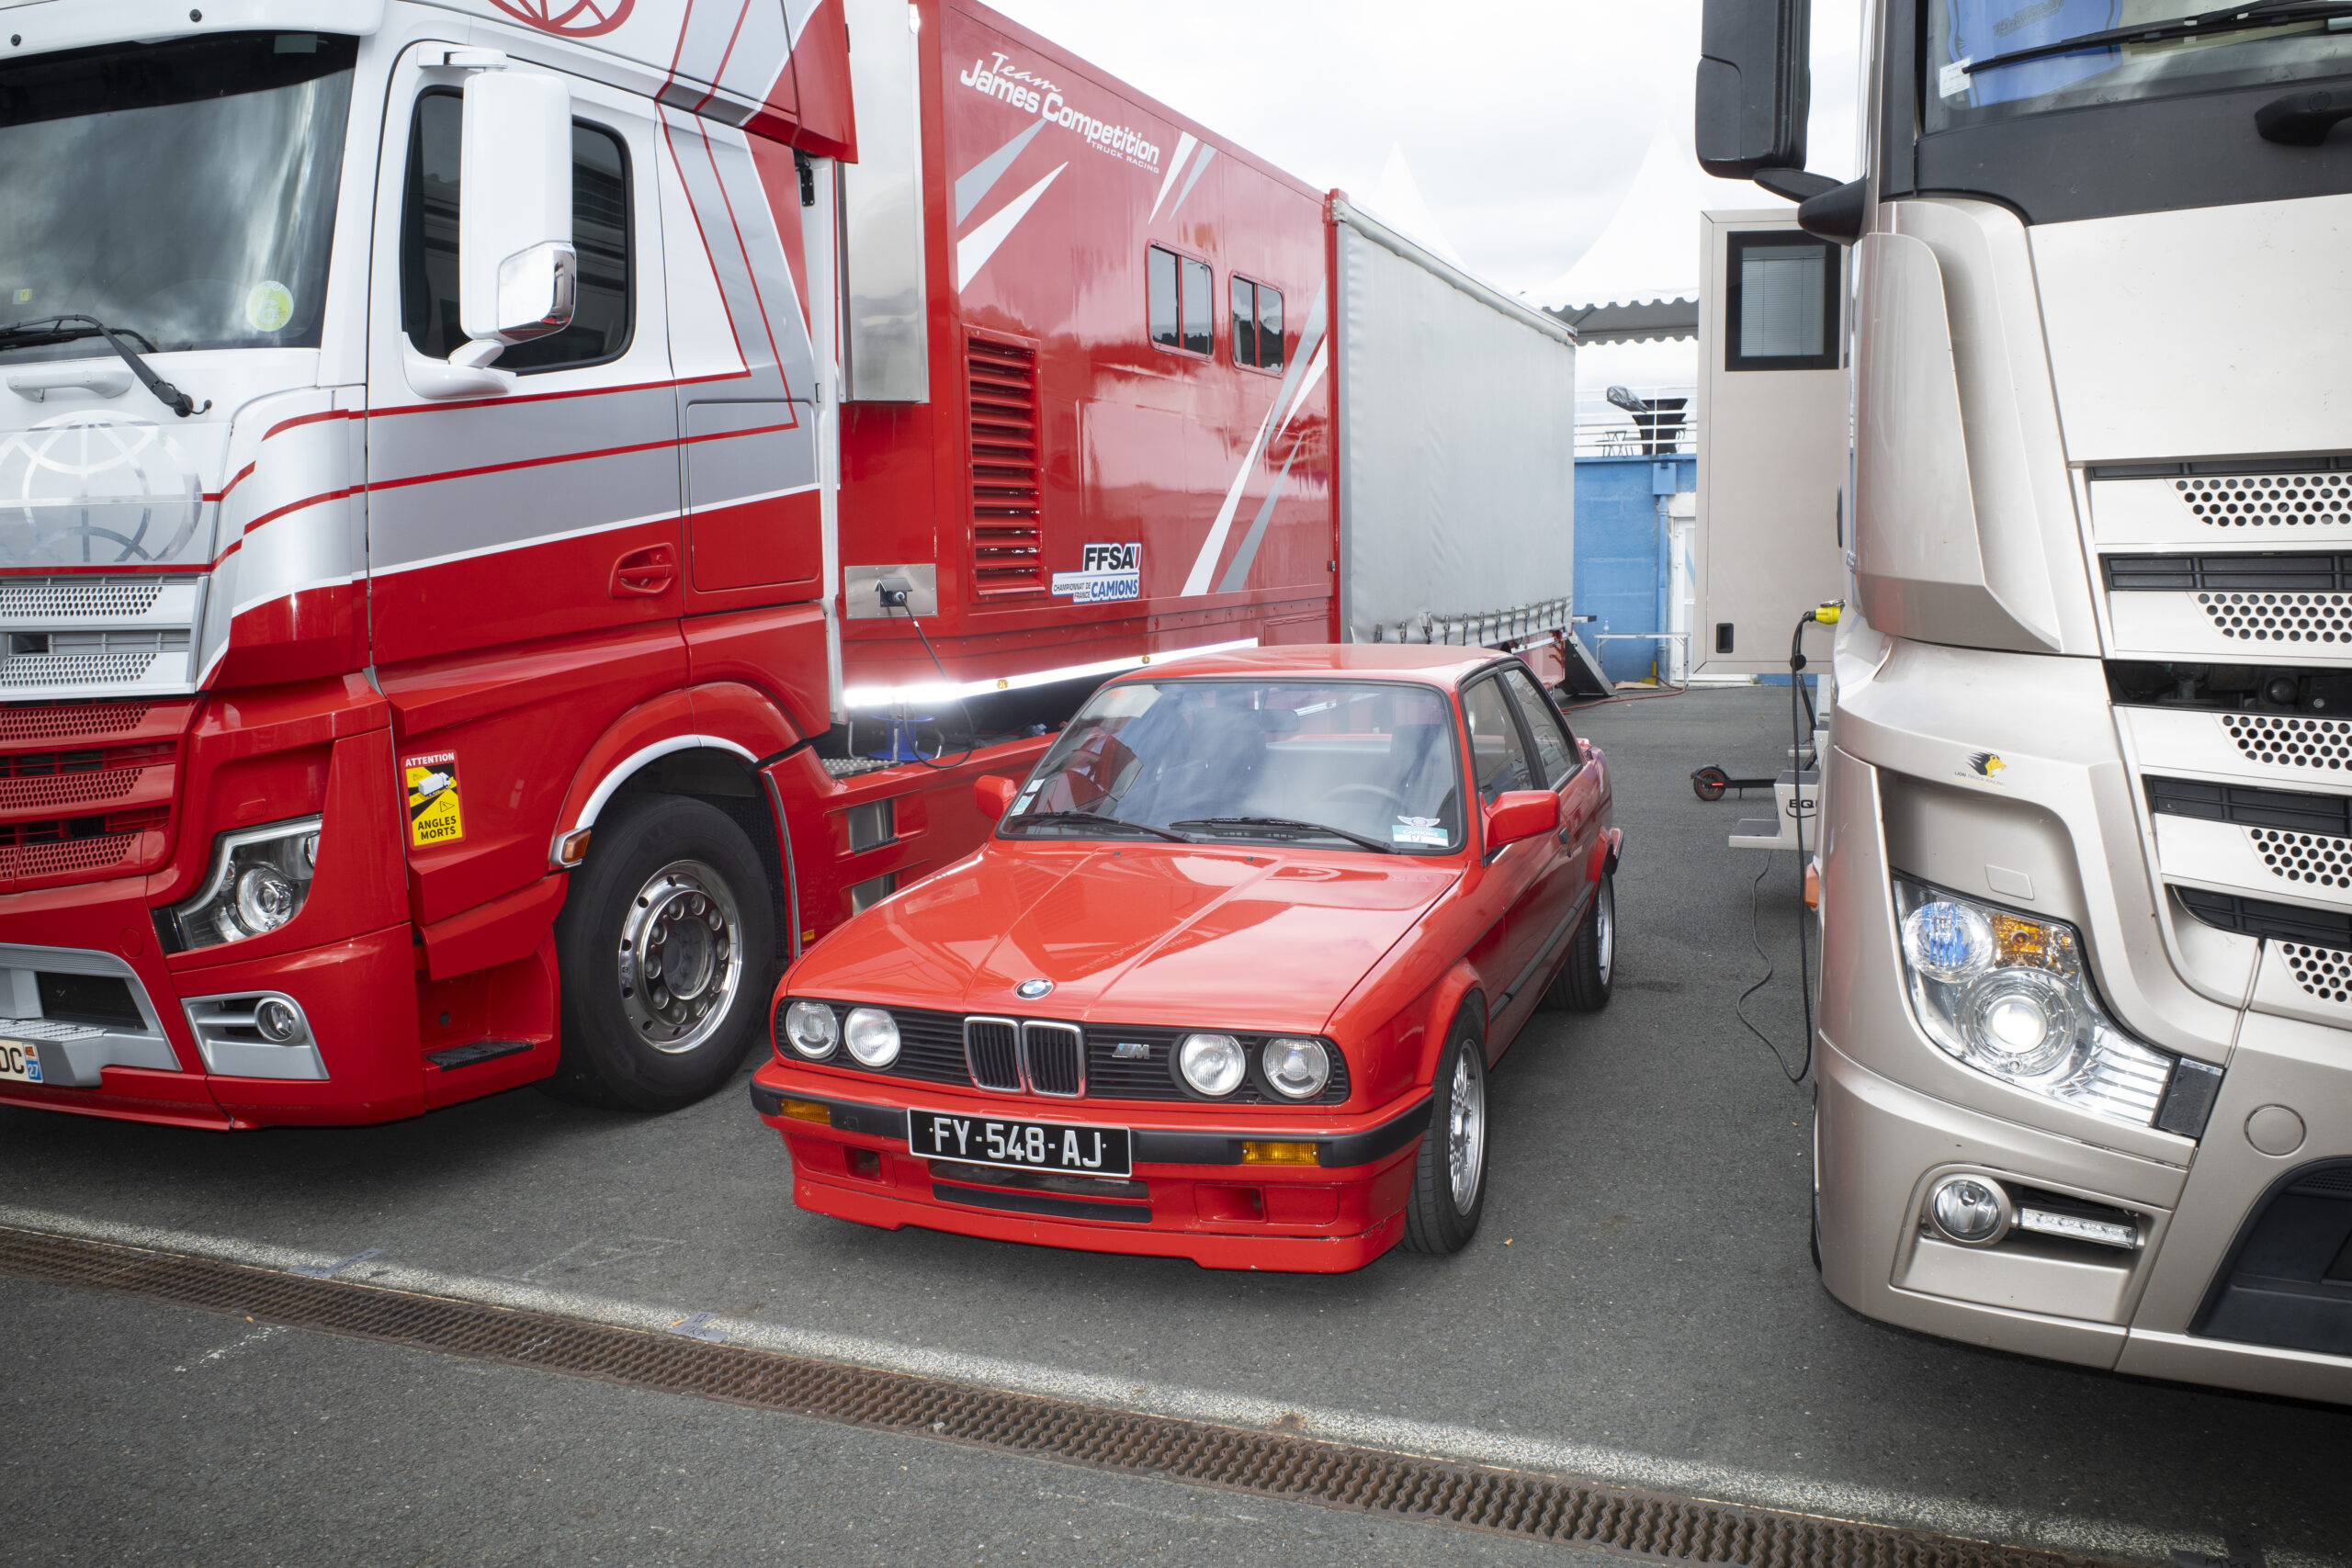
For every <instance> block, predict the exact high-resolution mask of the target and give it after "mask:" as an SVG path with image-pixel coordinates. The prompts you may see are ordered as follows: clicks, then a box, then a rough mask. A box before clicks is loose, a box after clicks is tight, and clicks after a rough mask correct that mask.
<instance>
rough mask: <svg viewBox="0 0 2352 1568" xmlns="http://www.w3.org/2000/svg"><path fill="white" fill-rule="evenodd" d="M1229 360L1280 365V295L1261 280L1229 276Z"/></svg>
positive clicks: (1264, 366)
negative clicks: (1230, 277)
mask: <svg viewBox="0 0 2352 1568" xmlns="http://www.w3.org/2000/svg"><path fill="white" fill-rule="evenodd" d="M1233 362H1234V363H1235V364H1236V365H1247V366H1250V367H1251V368H1253V369H1258V370H1279V369H1281V368H1282V367H1283V297H1282V294H1281V291H1280V290H1278V289H1272V288H1267V287H1266V286H1265V285H1264V284H1262V283H1252V282H1250V279H1248V278H1246V277H1241V276H1236V277H1235V278H1234V279H1233Z"/></svg>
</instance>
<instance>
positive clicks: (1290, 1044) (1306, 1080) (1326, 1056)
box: [1258, 1034, 1331, 1100]
mask: <svg viewBox="0 0 2352 1568" xmlns="http://www.w3.org/2000/svg"><path fill="white" fill-rule="evenodd" d="M1258 1065H1259V1066H1261V1067H1262V1068H1263V1069H1265V1074H1266V1081H1267V1082H1268V1083H1270V1084H1272V1085H1273V1086H1274V1092H1275V1093H1277V1094H1280V1095H1283V1096H1284V1097H1285V1098H1287V1099H1291V1100H1312V1099H1314V1098H1315V1097H1316V1096H1317V1095H1318V1094H1320V1093H1322V1092H1323V1086H1324V1085H1325V1084H1327V1083H1329V1082H1330V1081H1331V1053H1330V1050H1329V1047H1327V1046H1326V1045H1325V1044H1324V1043H1323V1042H1321V1041H1320V1040H1307V1039H1302V1038H1299V1037H1297V1036H1295V1035H1289V1034H1278V1035H1276V1036H1274V1038H1272V1040H1269V1041H1267V1042H1266V1045H1265V1049H1264V1050H1262V1051H1261V1052H1259V1053H1258Z"/></svg>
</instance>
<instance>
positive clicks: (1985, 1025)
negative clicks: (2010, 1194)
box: [1894, 876, 2173, 1127]
mask: <svg viewBox="0 0 2352 1568" xmlns="http://www.w3.org/2000/svg"><path fill="white" fill-rule="evenodd" d="M1894 908H1895V915H1896V918H1897V919H1898V920H1900V922H1901V925H1902V939H1903V940H1902V948H1903V968H1904V974H1905V978H1906V979H1907V980H1908V981H1909V982H1910V991H1911V1005H1912V1007H1913V1009H1914V1010H1916V1011H1917V1014H1918V1017H1919V1024H1920V1027H1921V1028H1923V1029H1925V1030H1926V1031H1927V1032H1928V1038H1929V1039H1930V1040H1933V1041H1934V1042H1935V1043H1936V1044H1937V1045H1939V1047H1941V1048H1942V1049H1943V1050H1945V1051H1946V1052H1949V1053H1950V1054H1951V1055H1953V1056H1956V1057H1958V1058H1959V1059H1960V1060H1961V1061H1962V1062H1964V1063H1966V1064H1967V1065H1968V1066H1972V1067H1974V1068H1975V1069H1976V1070H1977V1071H1979V1072H1982V1073H1987V1074H1990V1075H1991V1076H1992V1077H1996V1078H1999V1079H2000V1080H2001V1081H2003V1082H2004V1083H2009V1084H2014V1085H2016V1086H2017V1087H2018V1088H2019V1089H2028V1090H2030V1091H2031V1092H2033V1093H2035V1094H2040V1095H2044V1096H2047V1097H2048V1098H2050V1099H2052V1100H2060V1101H2063V1102H2064V1103H2065V1104H2067V1105H2071V1106H2073V1107H2074V1108H2075V1110H2077V1111H2089V1112H2090V1113H2091V1114H2092V1115H2094V1116H2103V1117H2105V1118H2107V1119H2108V1120H2109V1121H2111V1122H2125V1123H2128V1124H2129V1125H2131V1126H2134V1127H2145V1126H2148V1125H2150V1124H2152V1123H2153V1122H2154V1121H2155V1117H2156V1110H2157V1107H2158V1106H2159V1105H2160V1104H2161V1103H2162V1101H2163V1100H2164V1094H2165V1084H2166V1082H2167V1081H2168V1080H2169V1079H2170V1077H2171V1076H2172V1069H2173V1058H2172V1057H2171V1056H2170V1055H2166V1054H2165V1053H2164V1052H2162V1051H2158V1050H2155V1049H2154V1048H2152V1047H2150V1046H2147V1045H2144V1044H2143V1043H2140V1042H2139V1041H2137V1040H2134V1039H2132V1038H2131V1036H2130V1035H2129V1034H2126V1033H2125V1032H2123V1031H2122V1029H2121V1028H2120V1027H2119V1026H2118V1025H2117V1024H2116V1022H2115V1021H2114V1020H2113V1019H2110V1018H2109V1017H2108V1016H2107V1011H2106V1010H2105V1009H2103V1008H2101V1007H2100V1006H2099V1003H2098V996H2097V994H2096V993H2094V992H2093V991H2092V989H2091V983H2090V977H2089V976H2088V975H2087V974H2086V972H2085V970H2084V966H2083V946H2082V939H2081V937H2079V936H2078V935H2077V934H2076V933H2075V928H2074V927H2072V926H2069V925H2065V924H2064V923H2062V922H2060V921H2056V920H2036V919H2027V918H2026V917H2025V916H2022V915H2013V914H2011V913H2009V912H2008V911H2007V910H2006V909H1996V908H1992V907H1991V906H1989V905H1985V904H1979V903H1976V902H1975V901H1974V900H1973V899H1968V898H1962V897H1958V896H1957V895H1955V894H1951V893H1946V892H1943V891H1941V890H1940V889H1938V888H1932V887H1928V886H1924V885H1922V884H1920V883H1917V882H1912V881H1909V880H1907V879H1905V878H1903V877H1900V876H1898V877H1896V878H1894Z"/></svg>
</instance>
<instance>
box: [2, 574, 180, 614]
mask: <svg viewBox="0 0 2352 1568" xmlns="http://www.w3.org/2000/svg"><path fill="white" fill-rule="evenodd" d="M163 596H164V584H163V582H162V581H160V580H158V579H156V578H153V577H149V578H133V579H131V580H130V581H120V580H116V579H106V578H100V579H98V580H96V581H91V580H89V579H86V578H84V579H78V580H77V579H73V578H50V579H46V580H44V579H40V578H35V579H32V580H30V581H16V582H10V583H5V584H0V620H6V621H67V620H70V621H135V620H137V619H138V618H139V617H140V616H141V615H145V614H146V613H147V612H148V611H150V610H152V609H153V608H154V607H155V601H156V600H158V599H160V598H162V597H163Z"/></svg>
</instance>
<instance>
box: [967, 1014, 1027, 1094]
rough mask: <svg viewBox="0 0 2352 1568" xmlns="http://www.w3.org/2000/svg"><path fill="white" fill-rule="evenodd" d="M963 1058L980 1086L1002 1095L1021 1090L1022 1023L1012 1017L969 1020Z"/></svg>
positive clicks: (973, 1078)
mask: <svg viewBox="0 0 2352 1568" xmlns="http://www.w3.org/2000/svg"><path fill="white" fill-rule="evenodd" d="M964 1059H965V1062H966V1064H967V1066H970V1068H971V1069H972V1081H973V1082H974V1083H975V1084H978V1086H979V1087H980V1088H982V1089H995V1090H996V1091H997V1092H998V1093H1000V1094H1019V1093H1020V1092H1021V1026H1020V1025H1019V1024H1017V1023H1015V1022H1014V1021H1012V1020H1011V1019H1009V1018H967V1019H966V1020H965V1021H964Z"/></svg>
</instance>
